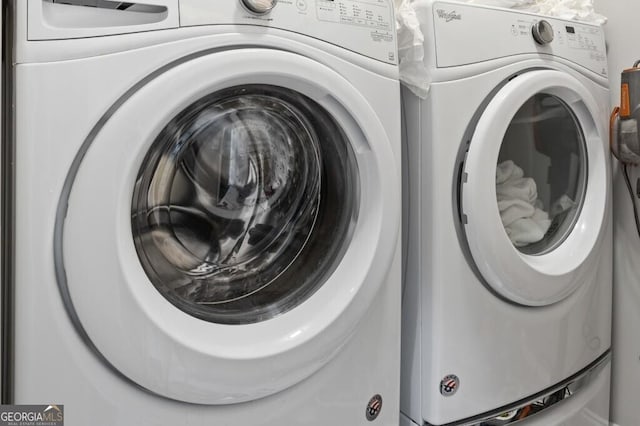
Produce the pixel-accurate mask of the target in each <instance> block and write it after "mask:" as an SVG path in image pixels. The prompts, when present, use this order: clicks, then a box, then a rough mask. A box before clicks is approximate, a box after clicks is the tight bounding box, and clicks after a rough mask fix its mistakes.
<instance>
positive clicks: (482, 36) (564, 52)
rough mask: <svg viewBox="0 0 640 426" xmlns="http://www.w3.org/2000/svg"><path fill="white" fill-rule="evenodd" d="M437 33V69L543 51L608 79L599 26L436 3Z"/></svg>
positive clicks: (434, 18)
mask: <svg viewBox="0 0 640 426" xmlns="http://www.w3.org/2000/svg"><path fill="white" fill-rule="evenodd" d="M433 32H434V34H433V36H434V39H435V40H437V41H438V42H437V44H436V45H435V51H436V61H437V64H438V68H443V67H454V66H459V65H466V64H473V63H479V62H483V61H487V60H491V59H497V58H503V57H509V56H515V55H520V54H527V53H541V54H549V55H553V56H558V57H562V58H564V59H566V60H568V61H571V62H574V63H576V64H579V65H581V66H583V67H585V68H587V69H589V70H591V71H593V72H595V73H597V74H600V75H602V76H604V77H606V76H607V54H606V47H605V39H604V31H603V29H602V28H601V27H600V26H599V25H595V24H588V23H584V22H577V21H566V20H561V19H555V18H551V17H544V18H543V17H540V16H538V15H534V14H528V13H523V12H516V11H512V10H502V9H492V8H487V7H479V6H472V5H466V4H461V3H454V2H444V1H442V2H435V3H434V4H433ZM426 37H428V36H426V35H425V38H426Z"/></svg>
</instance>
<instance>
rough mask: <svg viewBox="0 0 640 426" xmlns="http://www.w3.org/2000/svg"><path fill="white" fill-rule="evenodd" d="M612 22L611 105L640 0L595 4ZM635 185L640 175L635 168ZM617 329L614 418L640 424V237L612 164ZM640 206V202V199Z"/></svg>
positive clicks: (628, 58)
mask: <svg viewBox="0 0 640 426" xmlns="http://www.w3.org/2000/svg"><path fill="white" fill-rule="evenodd" d="M595 6H596V10H597V11H598V12H599V13H602V14H603V15H605V16H607V17H608V18H609V20H608V22H607V24H606V26H605V34H606V36H607V45H608V59H609V78H610V81H611V84H610V87H611V103H612V106H614V105H617V104H618V103H619V99H620V72H621V71H622V70H623V69H625V68H629V67H631V66H632V65H633V63H634V62H635V61H636V60H638V59H640V1H638V0H595ZM630 176H631V182H632V184H633V186H634V190H635V185H636V179H637V178H638V177H639V176H640V174H639V173H638V170H637V167H635V168H632V169H631V173H630ZM613 184H614V188H613V192H614V305H613V307H614V330H613V338H614V341H613V353H614V356H613V377H612V398H611V420H612V421H613V422H614V424H617V425H619V426H637V425H639V424H640V411H639V410H638V407H637V404H638V396H639V395H640V238H638V235H637V232H636V229H635V225H634V219H633V211H632V206H631V201H630V197H629V194H628V192H627V190H626V187H625V183H624V180H623V179H622V175H621V173H620V169H619V167H618V163H617V161H615V160H614V183H613ZM637 202H638V203H639V207H640V200H638V199H637Z"/></svg>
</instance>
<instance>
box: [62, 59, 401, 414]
mask: <svg viewBox="0 0 640 426" xmlns="http://www.w3.org/2000/svg"><path fill="white" fill-rule="evenodd" d="M220 64H224V66H221V65H220ZM359 123H367V127H366V128H364V127H360V126H359ZM394 158H395V155H394V153H393V150H392V144H391V142H390V140H389V138H388V136H387V132H386V130H385V128H384V126H383V125H382V123H381V121H380V119H379V117H378V116H377V115H376V113H375V110H374V109H373V108H372V107H371V105H369V104H368V103H367V101H366V98H365V97H363V96H362V94H360V93H359V92H357V90H356V89H355V88H354V86H353V85H351V84H350V83H349V82H348V81H347V80H346V79H345V78H344V77H342V76H341V75H339V74H337V73H336V72H335V71H333V70H332V69H330V68H328V67H326V66H325V65H322V64H319V63H317V62H315V61H313V60H311V59H308V58H306V57H304V56H301V55H296V54H294V53H290V52H284V51H276V50H272V49H259V48H255V49H253V48H252V49H238V50H229V51H220V52H216V53H212V54H207V53H203V54H202V55H201V56H198V57H196V58H191V59H190V60H188V61H184V62H180V61H179V62H177V63H175V64H173V65H172V66H171V67H167V69H166V70H163V71H162V72H158V73H157V74H153V75H151V76H150V77H149V78H147V79H145V80H143V81H142V82H140V83H139V84H138V85H137V86H135V87H133V88H132V89H130V90H129V91H128V92H126V93H124V94H123V95H122V96H121V98H120V99H119V101H118V102H116V103H115V104H114V105H113V106H112V107H111V109H110V110H109V111H108V112H107V113H106V114H105V116H104V117H103V118H102V119H101V120H100V121H99V122H98V123H97V124H96V127H95V128H94V130H93V131H92V132H91V133H90V136H89V137H88V138H87V140H86V141H85V143H84V145H83V146H82V148H81V150H80V152H79V153H78V155H77V157H76V161H75V162H74V163H73V165H72V167H71V171H70V173H69V177H68V179H67V184H66V186H65V192H64V193H63V197H62V200H61V203H60V205H59V209H58V220H57V227H56V235H55V238H54V240H55V254H56V272H57V277H58V283H59V286H60V289H61V292H62V295H63V298H64V301H65V305H66V307H67V310H68V311H69V314H70V317H71V319H72V320H73V322H74V324H75V326H76V328H77V330H78V332H79V333H80V335H81V336H82V337H83V338H84V339H85V341H86V342H87V344H88V345H89V347H90V348H92V349H93V350H94V352H95V354H97V356H98V357H99V358H100V359H101V360H102V362H103V363H104V364H105V365H107V366H109V367H111V368H112V370H114V371H116V372H117V373H118V374H120V375H122V376H124V377H125V378H126V379H127V380H131V381H133V382H135V383H136V384H138V385H139V386H141V387H143V388H145V389H147V390H148V391H150V392H152V393H154V394H158V395H161V396H164V397H167V398H172V399H176V400H181V401H187V402H192V403H201V404H231V403H236V402H243V401H249V400H253V399H257V398H262V397H264V396H266V395H270V394H273V393H276V392H278V391H281V390H283V389H286V388H288V387H290V386H292V385H294V384H296V383H298V382H300V381H301V380H304V379H305V378H307V377H308V376H309V375H311V374H313V373H314V372H316V371H318V370H319V369H320V368H321V367H322V366H323V365H324V364H326V363H327V362H329V361H330V360H331V359H332V357H333V356H334V355H335V354H336V353H338V351H339V350H340V348H341V347H342V346H343V345H344V344H345V343H346V342H347V340H348V339H349V337H350V336H351V335H352V334H353V332H354V330H355V328H356V327H357V325H358V323H359V321H360V320H361V319H362V317H363V316H364V314H365V313H366V312H367V311H368V310H369V308H370V306H371V304H372V302H373V300H374V298H375V296H376V294H377V293H378V291H379V290H380V288H381V287H382V285H383V283H385V282H386V277H387V275H388V270H389V268H390V266H391V262H392V261H393V259H394V257H395V251H396V249H395V247H396V246H397V239H398V235H399V223H400V202H399V201H400V200H399V197H400V195H399V194H400V191H398V188H399V187H400V177H399V172H398V170H397V167H396V165H395V162H394V160H393V159H394Z"/></svg>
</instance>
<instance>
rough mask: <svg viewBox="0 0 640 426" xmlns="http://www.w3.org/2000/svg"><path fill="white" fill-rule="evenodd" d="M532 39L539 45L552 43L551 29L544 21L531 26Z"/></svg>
mask: <svg viewBox="0 0 640 426" xmlns="http://www.w3.org/2000/svg"><path fill="white" fill-rule="evenodd" d="M531 32H532V33H533V39H534V40H535V41H536V42H537V43H538V44H541V45H545V44H549V43H551V42H552V41H553V27H552V26H551V24H550V23H549V22H547V21H545V20H544V19H542V20H540V21H538V22H536V23H535V24H533V28H532V29H531Z"/></svg>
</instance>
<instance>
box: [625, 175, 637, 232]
mask: <svg viewBox="0 0 640 426" xmlns="http://www.w3.org/2000/svg"><path fill="white" fill-rule="evenodd" d="M622 172H623V174H624V181H625V183H626V184H627V190H628V191H629V196H630V197H631V205H632V206H633V217H634V219H635V222H636V232H638V237H640V220H639V219H638V206H637V204H636V197H635V194H634V193H633V188H632V187H631V180H630V179H629V172H628V170H627V165H626V164H623V165H622Z"/></svg>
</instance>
